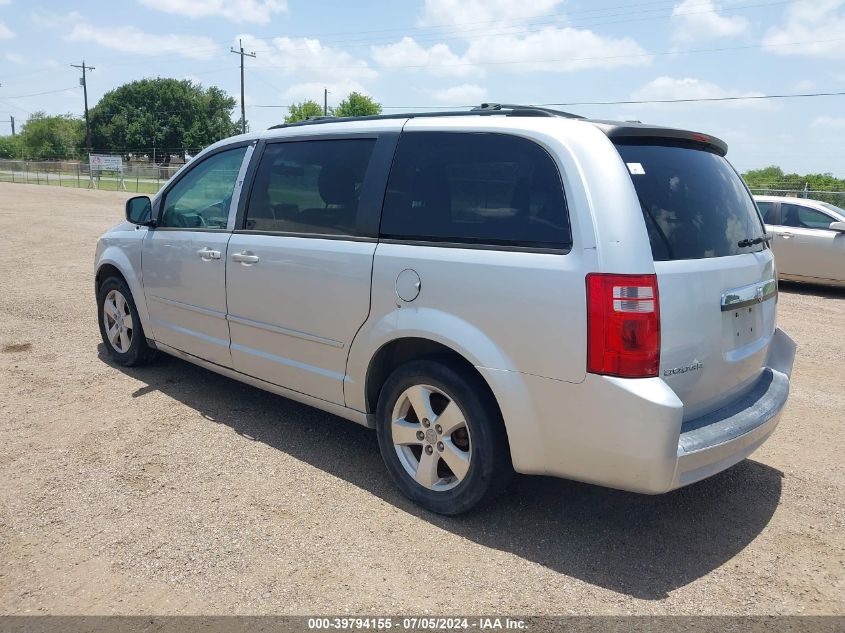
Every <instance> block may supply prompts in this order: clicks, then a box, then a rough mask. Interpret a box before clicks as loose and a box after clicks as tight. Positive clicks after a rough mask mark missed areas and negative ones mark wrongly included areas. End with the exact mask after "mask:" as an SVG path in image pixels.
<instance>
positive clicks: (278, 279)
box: [94, 104, 795, 514]
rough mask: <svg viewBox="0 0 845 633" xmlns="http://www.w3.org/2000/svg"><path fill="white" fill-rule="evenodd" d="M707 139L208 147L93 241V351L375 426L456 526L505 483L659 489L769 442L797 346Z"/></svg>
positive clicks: (267, 137) (542, 135)
mask: <svg viewBox="0 0 845 633" xmlns="http://www.w3.org/2000/svg"><path fill="white" fill-rule="evenodd" d="M726 152H727V146H726V145H725V143H724V142H722V141H721V140H719V139H717V138H714V137H711V136H708V135H704V134H700V133H697V132H689V131H685V130H676V129H671V128H662V127H658V126H650V125H643V124H637V123H625V122H613V121H594V120H589V119H583V118H581V117H577V116H574V115H569V114H566V113H562V112H556V111H551V110H547V109H542V108H535V107H530V106H501V105H490V104H485V105H483V106H481V107H480V108H475V109H473V110H471V111H465V112H449V113H438V114H437V115H432V114H430V113H428V114H402V115H390V116H379V117H364V118H360V119H354V120H351V119H340V120H332V119H322V120H318V121H309V122H305V123H301V124H292V125H286V126H279V127H277V128H273V129H270V130H267V131H265V132H260V133H253V134H247V135H243V136H238V137H234V138H232V139H227V140H224V141H221V142H219V143H217V144H215V145H213V146H211V147H209V148H207V149H205V150H204V151H203V152H202V153H201V154H199V155H198V156H196V157H195V158H194V159H193V161H191V162H190V163H189V164H188V165H186V166H185V167H184V168H183V169H182V170H181V171H180V172H179V173H178V174H176V176H174V177H173V179H172V180H171V181H170V182H168V184H167V185H166V186H165V187H164V188H163V189H162V190H161V191H160V192H159V193H158V194H157V195H156V196H155V197H154V198H153V199H152V200H150V199H149V198H147V197H144V196H141V197H137V198H133V199H130V200H129V201H128V202H127V208H126V213H127V220H128V221H127V222H124V223H122V224H120V225H118V226H116V227H114V228H113V229H111V230H110V231H108V232H107V233H106V234H105V235H103V236H102V237H101V238H100V241H99V243H98V245H97V252H96V264H95V276H94V286H95V291H96V296H97V306H98V315H99V325H100V331H101V334H102V338H103V342H104V344H105V347H106V349H107V350H108V352H109V354H110V355H111V358H112V359H113V360H114V361H115V362H116V363H118V364H121V365H138V364H142V363H144V362H147V361H149V360H151V359H152V358H153V356H154V355H155V354H156V352H158V351H161V352H165V353H168V354H172V355H175V356H177V357H179V358H183V359H185V360H187V361H190V362H192V363H196V364H198V365H200V366H202V367H205V368H207V369H209V370H212V371H215V372H219V373H221V374H223V375H226V376H230V377H232V378H234V379H236V380H240V381H243V382H246V383H249V384H251V385H255V386H257V387H260V388H262V389H266V390H268V391H272V392H274V393H277V394H280V395H283V396H286V397H288V398H292V399H294V400H298V401H300V402H304V403H307V404H310V405H312V406H314V407H317V408H320V409H323V410H325V411H328V412H331V413H334V414H336V415H339V416H342V417H344V418H347V419H349V420H352V421H354V422H357V423H359V424H362V425H365V426H367V427H370V428H373V429H375V430H376V431H377V436H378V442H379V447H380V450H381V454H382V457H383V459H384V462H385V465H386V469H387V472H388V473H389V474H390V476H391V477H392V478H393V480H394V481H395V482H396V484H397V485H398V487H399V488H400V489H401V490H402V492H403V493H405V494H406V495H407V496H408V497H410V498H411V499H413V500H414V501H416V502H417V503H419V504H420V505H422V506H423V507H425V508H427V509H429V510H431V511H434V512H439V513H445V514H456V513H459V512H463V511H466V510H468V509H470V508H471V507H473V506H475V505H476V504H478V503H479V502H482V501H484V500H486V499H489V498H491V497H492V496H494V495H495V493H497V492H498V491H499V490H501V489H502V488H503V487H504V486H505V485H506V483H507V481H508V479H509V477H510V475H511V474H512V473H513V471H517V472H519V473H527V474H541V475H553V476H557V477H566V478H571V479H577V480H581V481H586V482H592V483H596V484H601V485H605V486H611V487H614V488H621V489H625V490H631V491H637V492H642V493H650V494H655V493H663V492H666V491H669V490H672V489H675V488H678V487H680V486H685V485H687V484H691V483H693V482H696V481H699V480H701V479H703V478H705V477H709V476H710V475H713V474H715V473H718V472H720V471H722V470H724V469H726V468H728V467H730V466H731V465H733V464H735V463H737V462H739V461H741V460H742V459H744V458H745V457H746V456H748V455H749V454H751V453H752V452H753V451H754V450H755V449H756V448H757V447H759V446H760V445H761V444H762V443H763V442H764V441H765V440H766V439H767V438H768V437H769V435H770V434H771V433H772V432H773V431H774V429H775V427H776V425H777V423H778V419H779V416H780V413H781V411H782V409H783V407H784V405H785V403H786V400H787V395H788V393H789V385H790V374H791V371H792V364H793V360H794V356H795V345H794V343H793V342H792V341H791V339H790V338H789V337H788V336H787V335H786V334H784V333H783V332H782V331H781V330H779V329H777V327H776V325H775V320H776V314H775V313H776V306H777V281H776V279H775V267H774V258H773V255H772V251H771V250H770V249H769V247H768V244H767V240H766V236H765V231H764V226H763V223H762V220H761V218H760V215H759V212H758V210H757V208H756V207H755V205H754V201H753V199H752V197H751V195H750V193H749V192H748V190H747V188H746V187H745V185H744V184H743V182H742V180H741V178H740V177H739V176H738V175H737V173H736V172H735V171H734V169H733V168H732V167H731V165H730V164H729V163H728V161H727V160H726V159H725V158H724V156H725V154H726Z"/></svg>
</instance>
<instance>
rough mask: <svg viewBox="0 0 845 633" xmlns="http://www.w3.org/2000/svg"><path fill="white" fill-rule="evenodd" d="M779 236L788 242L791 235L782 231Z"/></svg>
mask: <svg viewBox="0 0 845 633" xmlns="http://www.w3.org/2000/svg"><path fill="white" fill-rule="evenodd" d="M780 236H781V237H782V238H783V239H785V240H788V239H789V238H790V237H792V233H790V232H789V231H784V232H783V233H781V234H780Z"/></svg>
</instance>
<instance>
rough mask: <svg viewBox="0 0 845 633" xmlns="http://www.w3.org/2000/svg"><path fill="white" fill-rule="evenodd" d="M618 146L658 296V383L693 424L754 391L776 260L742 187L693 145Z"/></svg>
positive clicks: (772, 302)
mask: <svg viewBox="0 0 845 633" xmlns="http://www.w3.org/2000/svg"><path fill="white" fill-rule="evenodd" d="M650 143H651V144H649V142H646V143H644V142H643V141H638V142H635V143H631V144H623V143H619V142H617V149H618V150H619V153H620V155H621V156H622V158H623V160H624V161H625V163H626V164H627V166H628V170H629V172H630V174H631V180H632V181H633V183H634V187H635V189H636V191H637V195H638V196H639V199H640V203H641V206H642V209H643V216H644V218H645V221H646V226H647V228H648V233H649V239H650V242H651V247H652V253H653V256H654V260H655V262H654V266H655V272H656V273H657V278H658V288H659V295H660V324H661V358H660V375H661V377H662V378H663V379H664V380H665V381H666V382H667V383H668V384H669V385H670V386H671V387H672V389H673V390H674V391H675V393H676V394H677V395H678V396H679V397H680V398H681V400H682V401H683V403H684V414H685V417H687V418H692V417H697V416H699V415H702V414H704V413H707V412H709V411H712V410H715V409H717V408H719V407H720V406H722V405H724V404H725V403H726V402H728V401H730V400H731V399H732V398H734V397H736V395H737V394H738V393H740V392H741V391H743V390H744V389H746V388H748V387H750V385H751V384H752V383H753V382H754V380H755V379H756V378H757V377H758V376H759V374H760V371H761V368H762V367H763V366H764V364H765V361H766V356H767V351H768V346H769V343H770V341H771V338H772V336H773V334H774V330H775V306H776V302H777V284H776V281H775V279H774V277H775V271H774V258H773V255H772V252H771V250H770V249H769V248H768V247H767V246H766V244H765V243H763V242H757V243H753V242H754V241H755V240H756V238H760V237H762V236H763V235H764V226H763V223H762V220H761V218H760V215H759V214H758V212H757V208H756V207H755V205H754V201H753V199H752V197H751V195H750V193H749V192H748V190H747V189H746V187H745V184H744V183H743V181H742V179H741V178H740V177H739V175H738V174H737V173H736V172H735V171H734V169H733V168H732V167H731V165H730V164H729V163H728V162H727V160H725V158H724V157H722V156H720V155H718V154H716V153H714V152H711V151H708V150H706V149H703V148H702V149H699V148H697V147H698V146H696V145H693V144H686V145H680V144H677V143H676V144H673V143H672V142H669V141H667V142H665V143H662V142H660V141H650Z"/></svg>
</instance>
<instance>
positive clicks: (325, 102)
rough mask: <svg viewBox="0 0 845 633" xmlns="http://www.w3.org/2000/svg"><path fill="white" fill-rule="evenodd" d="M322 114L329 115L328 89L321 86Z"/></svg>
mask: <svg viewBox="0 0 845 633" xmlns="http://www.w3.org/2000/svg"><path fill="white" fill-rule="evenodd" d="M323 116H329V89H328V88H323Z"/></svg>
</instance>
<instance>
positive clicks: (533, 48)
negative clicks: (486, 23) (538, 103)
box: [465, 27, 651, 72]
mask: <svg viewBox="0 0 845 633" xmlns="http://www.w3.org/2000/svg"><path fill="white" fill-rule="evenodd" d="M465 57H466V58H467V59H468V60H469V61H471V62H477V63H483V62H492V63H497V64H498V65H497V68H501V69H512V70H514V71H516V72H532V71H533V72H569V71H573V70H583V69H586V68H618V67H623V66H642V65H646V64H649V63H650V62H651V56H650V55H648V54H647V53H646V51H645V50H644V49H643V48H642V47H640V45H639V44H637V43H636V42H635V41H634V40H632V39H631V38H629V37H623V38H612V37H604V36H603V35H598V34H597V33H594V32H593V31H590V30H586V29H575V28H571V27H547V28H544V29H542V30H540V31H537V32H535V33H531V34H529V35H526V36H524V37H520V36H516V35H503V36H497V37H482V38H478V39H474V40H472V41H471V42H470V44H469V48H468V49H467V52H466V55H465Z"/></svg>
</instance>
